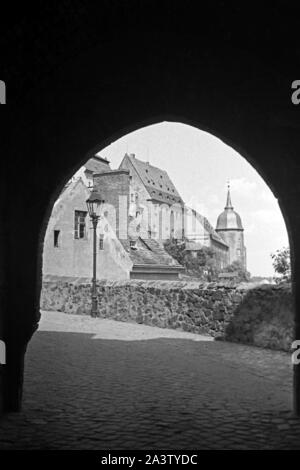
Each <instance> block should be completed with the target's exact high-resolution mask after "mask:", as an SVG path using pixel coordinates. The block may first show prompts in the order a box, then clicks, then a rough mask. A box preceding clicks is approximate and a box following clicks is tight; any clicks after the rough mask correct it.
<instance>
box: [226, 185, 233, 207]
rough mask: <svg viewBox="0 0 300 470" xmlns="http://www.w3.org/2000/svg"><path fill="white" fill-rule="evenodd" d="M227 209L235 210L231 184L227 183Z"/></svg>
mask: <svg viewBox="0 0 300 470" xmlns="http://www.w3.org/2000/svg"><path fill="white" fill-rule="evenodd" d="M226 209H233V206H232V202H231V196H230V183H229V181H227V201H226V206H225V210H226Z"/></svg>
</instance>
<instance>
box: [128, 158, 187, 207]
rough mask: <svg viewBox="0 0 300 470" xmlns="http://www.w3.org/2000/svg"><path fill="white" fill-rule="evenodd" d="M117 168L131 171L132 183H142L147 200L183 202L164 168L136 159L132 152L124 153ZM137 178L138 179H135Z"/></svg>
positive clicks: (165, 202)
mask: <svg viewBox="0 0 300 470" xmlns="http://www.w3.org/2000/svg"><path fill="white" fill-rule="evenodd" d="M119 168H120V169H121V168H122V169H127V170H129V171H130V172H131V176H132V180H133V181H132V184H133V185H134V183H136V184H138V182H139V183H140V184H142V185H143V187H144V188H145V190H146V191H147V200H148V201H152V202H154V203H159V204H168V205H172V204H176V203H177V204H181V205H183V204H184V202H183V200H182V198H181V196H180V194H179V193H178V191H177V189H176V187H175V186H174V184H173V182H172V180H171V179H170V177H169V175H168V173H167V172H166V171H165V170H162V169H160V168H157V167H155V166H153V165H150V163H148V162H143V161H142V160H138V159H137V158H136V156H135V154H134V153H131V154H130V155H128V154H127V153H126V154H125V156H124V158H123V160H122V162H121V164H120V166H119ZM137 180H138V181H137Z"/></svg>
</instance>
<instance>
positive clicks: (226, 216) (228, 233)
mask: <svg viewBox="0 0 300 470" xmlns="http://www.w3.org/2000/svg"><path fill="white" fill-rule="evenodd" d="M216 232H217V233H218V234H219V235H220V236H221V237H222V238H223V240H224V241H225V242H226V243H227V245H228V246H229V253H228V258H229V259H228V264H232V263H233V262H234V261H239V262H240V263H241V265H242V266H243V267H244V268H245V269H247V260H246V247H245V245H244V228H243V226H242V220H241V217H240V216H239V214H238V213H237V212H235V211H234V210H233V206H232V203H231V196H230V186H229V183H228V190H227V201H226V206H225V208H224V211H223V212H222V213H221V214H220V215H219V217H218V220H217V227H216Z"/></svg>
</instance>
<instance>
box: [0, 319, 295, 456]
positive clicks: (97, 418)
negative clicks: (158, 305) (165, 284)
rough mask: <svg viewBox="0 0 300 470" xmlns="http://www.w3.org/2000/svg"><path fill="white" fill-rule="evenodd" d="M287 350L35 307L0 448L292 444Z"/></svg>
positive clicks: (276, 446)
mask: <svg viewBox="0 0 300 470" xmlns="http://www.w3.org/2000/svg"><path fill="white" fill-rule="evenodd" d="M291 390H292V367H291V364H290V356H289V355H288V354H286V353H283V352H274V351H269V350H263V349H259V348H255V347H248V346H243V345H238V344H231V343H225V342H218V341H211V340H210V338H206V337H201V336H198V335H194V334H189V333H183V332H182V333H181V332H179V331H175V330H162V329H159V328H155V327H148V326H145V325H137V324H128V323H121V322H115V321H112V320H103V319H92V318H89V317H82V316H75V315H66V314H63V313H56V312H44V313H43V316H42V322H41V325H40V329H39V331H38V332H37V333H36V334H35V335H34V337H33V339H32V341H31V342H30V345H29V348H28V353H27V356H26V373H25V389H24V406H23V411H22V412H21V413H13V414H9V415H6V416H5V417H4V418H3V420H2V421H1V423H0V448H1V449H53V450H54V449H96V450H97V449H98V450H100V449H101V450H103V449H105V450H115V449H128V450H136V449H169V450H177V449H178V450H183V449H197V450H201V449H300V419H299V418H296V417H294V416H293V415H292V413H291V411H290V410H291V397H292V395H291Z"/></svg>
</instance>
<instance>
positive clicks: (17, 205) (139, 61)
mask: <svg viewBox="0 0 300 470" xmlns="http://www.w3.org/2000/svg"><path fill="white" fill-rule="evenodd" d="M116 14H118V12H116ZM150 30H151V28H150ZM122 31H123V33H124V32H125V27H124V30H122V28H121V32H122ZM138 33H139V34H138V37H137V31H132V32H131V33H129V34H128V35H127V36H124V35H121V34H120V33H118V35H117V36H111V37H109V36H107V37H105V38H104V37H103V36H101V37H100V39H99V42H98V41H97V40H96V39H94V40H93V41H91V42H90V43H89V44H87V43H86V44H85V47H84V48H83V52H82V53H80V52H79V51H78V52H76V54H75V55H73V54H71V53H70V55H69V59H68V60H67V59H64V61H61V60H60V61H59V58H58V59H57V64H56V63H55V57H51V60H52V61H53V63H52V62H51V64H50V63H49V65H48V68H47V64H45V63H43V73H42V74H41V77H40V80H39V82H38V83H35V84H34V86H32V88H31V89H30V87H29V88H28V89H27V90H26V93H25V94H24V96H23V97H22V100H20V96H19V99H18V100H16V102H14V101H13V99H12V101H11V106H10V108H7V119H6V121H5V125H6V126H7V138H6V141H5V142H4V146H3V147H4V150H3V151H4V155H5V159H4V160H3V161H2V163H1V165H2V168H1V170H3V171H1V181H2V184H1V189H2V191H3V192H4V195H5V196H6V197H5V198H4V197H3V198H2V201H1V203H2V212H1V213H2V216H3V219H4V220H5V224H4V225H3V228H2V232H1V237H2V245H1V246H2V254H3V257H2V259H3V264H2V277H1V279H2V305H3V308H2V313H1V315H2V317H1V325H2V326H1V328H2V331H3V337H4V339H5V341H6V344H7V365H6V366H5V370H4V369H3V367H2V370H1V371H0V374H1V378H0V383H1V384H2V385H0V386H1V390H0V392H1V393H0V395H1V396H2V397H3V401H4V403H3V406H4V408H6V409H19V407H20V400H21V390H22V370H23V358H24V353H25V350H26V345H27V343H28V341H29V340H30V337H31V335H32V334H33V332H34V331H35V329H36V327H37V324H38V320H39V296H40V288H41V267H42V259H41V253H42V245H43V238H44V234H45V230H46V226H47V222H48V220H49V217H50V214H51V210H52V206H53V203H54V201H55V199H56V198H57V196H58V194H59V192H60V190H61V188H62V186H63V185H64V184H65V182H66V181H67V180H68V178H69V177H70V176H71V175H72V174H73V173H74V172H75V171H76V170H77V169H78V168H79V167H80V166H81V164H82V163H83V162H84V161H85V160H86V157H87V154H88V152H89V149H95V148H98V149H99V148H103V147H105V146H106V145H108V144H109V143H110V142H111V141H113V140H114V139H115V138H118V137H121V136H122V135H124V134H126V133H127V132H129V131H131V130H134V129H137V128H139V127H141V126H143V125H146V124H151V123H154V122H158V121H161V120H173V121H180V122H184V123H188V124H191V125H194V126H196V127H199V128H201V129H203V130H207V131H210V132H211V133H213V134H214V135H216V136H217V137H219V138H221V139H222V140H224V141H225V142H226V143H228V144H229V145H231V146H233V147H234V148H235V149H236V150H238V151H239V152H240V153H241V154H242V155H244V156H245V158H247V160H248V161H249V162H250V163H251V164H252V165H253V166H254V167H255V168H256V169H257V170H258V171H259V173H260V174H261V175H262V176H263V178H264V179H265V181H266V182H267V184H268V185H269V186H270V188H271V189H272V191H273V192H274V194H275V196H276V197H277V198H278V200H279V204H280V207H281V209H282V212H283V215H284V218H285V221H286V224H287V227H288V231H289V236H290V242H291V248H292V266H293V276H294V278H293V279H294V292H295V299H296V303H297V305H298V304H300V242H299V241H298V240H300V236H299V235H300V216H299V211H298V201H299V196H300V194H299V192H300V188H299V185H298V170H299V163H298V162H297V158H298V156H299V152H300V139H299V112H300V111H299V110H297V109H294V108H293V109H291V103H290V92H289V88H290V75H288V76H287V75H284V71H282V70H279V68H276V67H278V66H277V64H276V61H270V63H269V64H268V62H267V61H266V60H265V56H263V55H262V56H261V57H260V56H259V54H257V55H255V54H254V50H253V48H252V49H251V48H248V49H247V48H244V49H241V50H239V49H237V48H236V47H235V45H233V44H228V43H226V41H225V42H223V41H222V37H223V36H222V34H223V32H220V33H219V34H220V35H219V36H218V35H217V36H216V35H215V34H214V35H213V36H211V38H213V40H211V41H210V40H209V36H208V37H202V32H199V28H197V30H193V31H192V32H191V31H190V32H189V34H187V35H186V36H184V35H183V36H180V37H179V36H178V35H177V34H175V33H174V32H173V31H170V32H169V31H163V30H160V31H156V32H155V38H154V37H152V36H151V34H150V36H149V31H142V30H139V31H138ZM150 37H151V40H150V39H149V38H150ZM236 44H238V41H237V42H236ZM44 60H46V59H44ZM55 65H57V67H56V66H55ZM19 78H20V80H21V75H20V77H19ZM295 78H297V77H295ZM12 91H13V90H11V93H12ZM9 96H10V93H8V98H7V99H8V100H9V99H10V98H9ZM7 175H13V187H12V186H6V187H5V184H6V183H7ZM7 194H9V196H10V197H9V198H7ZM298 284H299V285H298ZM297 287H298V289H297ZM16 289H17V290H18V295H17V296H16V295H15V292H16ZM299 307H300V305H299ZM296 311H297V310H296ZM298 311H300V310H299V309H298ZM299 320H300V319H299V314H297V322H296V323H295V324H296V330H295V335H296V336H297V337H299V338H300V321H299ZM295 377H296V380H295V397H298V401H297V406H298V409H300V385H299V384H300V380H299V378H298V377H299V372H298V369H295Z"/></svg>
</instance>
